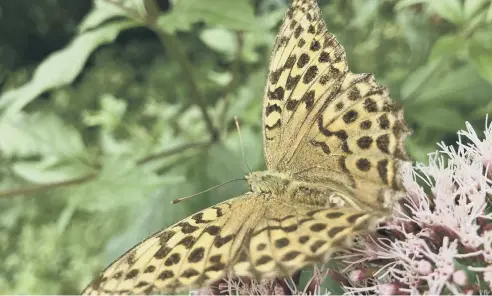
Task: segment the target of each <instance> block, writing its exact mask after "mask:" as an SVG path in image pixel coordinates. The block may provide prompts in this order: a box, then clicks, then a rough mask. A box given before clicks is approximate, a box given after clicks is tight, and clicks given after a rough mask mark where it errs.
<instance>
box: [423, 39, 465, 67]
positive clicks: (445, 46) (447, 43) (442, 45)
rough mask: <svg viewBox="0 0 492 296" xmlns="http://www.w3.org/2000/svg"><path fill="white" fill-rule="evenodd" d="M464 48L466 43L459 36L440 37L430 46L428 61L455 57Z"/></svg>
mask: <svg viewBox="0 0 492 296" xmlns="http://www.w3.org/2000/svg"><path fill="white" fill-rule="evenodd" d="M465 48H466V41H465V40H464V39H463V38H461V36H459V35H444V36H441V37H440V38H439V39H438V40H437V41H436V42H435V43H434V45H433V46H432V49H431V52H430V55H429V60H431V61H432V60H438V59H440V58H444V57H449V56H457V55H458V53H459V52H460V51H462V50H464V49H465Z"/></svg>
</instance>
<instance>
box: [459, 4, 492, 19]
mask: <svg viewBox="0 0 492 296" xmlns="http://www.w3.org/2000/svg"><path fill="white" fill-rule="evenodd" d="M487 1H489V0H466V1H465V2H464V8H463V13H464V15H465V19H466V20H470V19H471V18H472V17H473V16H474V14H475V13H477V12H478V11H479V10H480V9H481V8H483V6H484V4H485V3H486V2H487Z"/></svg>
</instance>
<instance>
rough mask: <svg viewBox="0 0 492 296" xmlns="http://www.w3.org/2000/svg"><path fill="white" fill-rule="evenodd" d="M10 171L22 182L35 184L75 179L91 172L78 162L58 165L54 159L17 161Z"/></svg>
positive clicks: (57, 161)
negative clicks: (21, 179) (22, 180)
mask: <svg viewBox="0 0 492 296" xmlns="http://www.w3.org/2000/svg"><path fill="white" fill-rule="evenodd" d="M12 171H13V172H14V173H15V174H16V175H17V176H19V177H21V178H23V179H24V180H27V181H29V182H31V183H37V184H43V183H53V182H60V181H65V180H70V179H75V178H79V177H83V176H86V175H87V174H89V173H90V172H91V170H90V168H89V167H88V166H85V165H83V164H82V163H80V162H78V161H74V162H71V163H63V164H60V162H59V160H58V159H57V158H54V157H51V158H45V159H43V160H41V161H18V162H16V163H14V164H13V165H12Z"/></svg>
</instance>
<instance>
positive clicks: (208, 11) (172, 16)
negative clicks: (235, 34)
mask: <svg viewBox="0 0 492 296" xmlns="http://www.w3.org/2000/svg"><path fill="white" fill-rule="evenodd" d="M200 21H204V22H205V23H207V24H208V25H210V26H220V27H225V28H228V29H231V30H244V31H251V30H262V29H264V28H263V27H262V26H261V25H262V23H258V22H257V21H256V18H255V16H254V11H253V7H252V6H251V4H250V2H249V1H247V0H236V1H230V0H207V1H203V0H182V1H176V3H175V5H174V6H173V9H172V11H171V12H169V13H167V14H165V15H163V16H161V17H159V19H158V26H159V27H160V28H162V29H163V30H165V31H166V32H168V33H170V34H172V33H174V32H176V31H189V30H190V29H191V25H192V24H194V23H197V22H200Z"/></svg>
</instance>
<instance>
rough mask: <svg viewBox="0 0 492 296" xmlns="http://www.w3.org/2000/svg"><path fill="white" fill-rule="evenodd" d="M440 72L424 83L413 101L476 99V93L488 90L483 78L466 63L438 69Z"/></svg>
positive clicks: (420, 102) (421, 102)
mask: <svg viewBox="0 0 492 296" xmlns="http://www.w3.org/2000/svg"><path fill="white" fill-rule="evenodd" d="M440 74H441V75H435V76H434V77H432V79H430V80H429V81H428V82H427V83H426V84H425V87H423V88H422V90H421V92H420V93H419V94H418V96H416V97H415V98H414V100H413V101H414V102H415V103H419V104H423V103H424V102H430V101H439V102H441V103H443V102H450V101H469V100H467V98H470V97H471V98H473V99H478V95H483V94H482V93H480V92H481V91H485V92H490V85H489V86H486V85H484V83H483V80H482V79H481V78H480V76H479V74H478V73H477V71H476V70H475V69H474V68H473V67H472V66H469V65H466V66H463V67H461V68H457V69H453V70H446V71H440ZM475 96H477V98H475Z"/></svg>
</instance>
